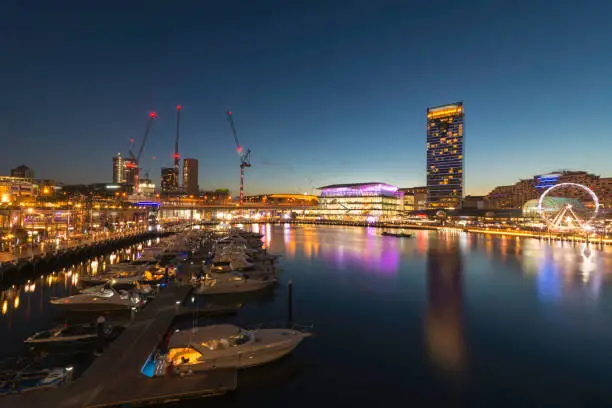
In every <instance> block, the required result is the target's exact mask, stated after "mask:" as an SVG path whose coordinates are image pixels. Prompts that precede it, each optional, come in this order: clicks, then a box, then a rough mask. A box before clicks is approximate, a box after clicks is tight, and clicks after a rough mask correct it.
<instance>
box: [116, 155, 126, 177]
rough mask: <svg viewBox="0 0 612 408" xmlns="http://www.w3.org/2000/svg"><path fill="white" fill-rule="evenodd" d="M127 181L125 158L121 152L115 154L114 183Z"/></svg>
mask: <svg viewBox="0 0 612 408" xmlns="http://www.w3.org/2000/svg"><path fill="white" fill-rule="evenodd" d="M123 183H125V159H124V158H123V157H122V156H121V153H117V155H116V156H113V184H123Z"/></svg>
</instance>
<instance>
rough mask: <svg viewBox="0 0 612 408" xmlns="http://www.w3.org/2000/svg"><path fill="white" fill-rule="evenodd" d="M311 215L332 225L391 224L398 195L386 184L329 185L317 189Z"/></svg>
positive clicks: (396, 215)
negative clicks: (338, 222) (357, 223)
mask: <svg viewBox="0 0 612 408" xmlns="http://www.w3.org/2000/svg"><path fill="white" fill-rule="evenodd" d="M319 190H321V195H320V196H319V204H318V206H317V209H316V211H315V214H316V216H317V217H319V218H320V219H325V220H336V221H349V220H350V221H367V222H374V221H394V220H395V219H396V218H397V217H398V215H399V211H400V205H401V198H402V193H401V192H400V191H399V188H398V187H396V186H392V185H390V184H386V183H355V184H333V185H329V186H325V187H319Z"/></svg>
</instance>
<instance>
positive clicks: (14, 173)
mask: <svg viewBox="0 0 612 408" xmlns="http://www.w3.org/2000/svg"><path fill="white" fill-rule="evenodd" d="M11 177H19V178H26V179H33V178H34V170H32V169H31V168H29V167H28V166H26V165H23V164H22V165H21V166H17V167H15V168H14V169H11Z"/></svg>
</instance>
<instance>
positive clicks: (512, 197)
mask: <svg viewBox="0 0 612 408" xmlns="http://www.w3.org/2000/svg"><path fill="white" fill-rule="evenodd" d="M559 183H577V184H582V185H584V186H587V187H589V188H590V189H591V190H593V191H594V192H595V194H597V197H598V198H599V203H600V204H601V205H602V206H603V207H604V208H612V177H599V176H596V175H594V174H590V173H588V172H586V171H567V170H564V171H557V172H552V173H548V174H541V175H537V176H534V177H533V178H531V179H523V180H519V181H518V182H516V183H515V184H512V185H507V186H498V187H495V188H494V189H493V190H492V191H491V192H490V193H489V194H487V195H486V196H485V205H486V207H487V208H492V209H503V208H513V209H519V208H522V207H523V205H524V204H525V202H526V201H528V200H534V199H537V198H539V197H540V195H541V194H542V193H543V192H544V191H545V190H546V189H547V188H549V187H551V186H554V185H556V184H559ZM552 193H553V194H552V195H553V196H554V195H555V192H554V191H553V192H552ZM558 194H562V195H564V196H565V197H567V198H575V199H577V200H579V201H581V202H584V203H585V205H590V204H591V203H592V199H591V197H590V196H589V195H588V193H586V192H585V191H584V190H582V189H578V188H575V189H572V188H568V189H563V190H560V191H559V192H558Z"/></svg>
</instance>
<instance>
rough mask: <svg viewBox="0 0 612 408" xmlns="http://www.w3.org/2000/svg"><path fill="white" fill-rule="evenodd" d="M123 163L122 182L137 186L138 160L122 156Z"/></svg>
mask: <svg viewBox="0 0 612 408" xmlns="http://www.w3.org/2000/svg"><path fill="white" fill-rule="evenodd" d="M123 163H124V164H125V172H124V181H123V182H124V183H125V184H128V185H130V186H134V187H136V186H138V161H136V159H135V158H130V157H128V158H124V159H123Z"/></svg>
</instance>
